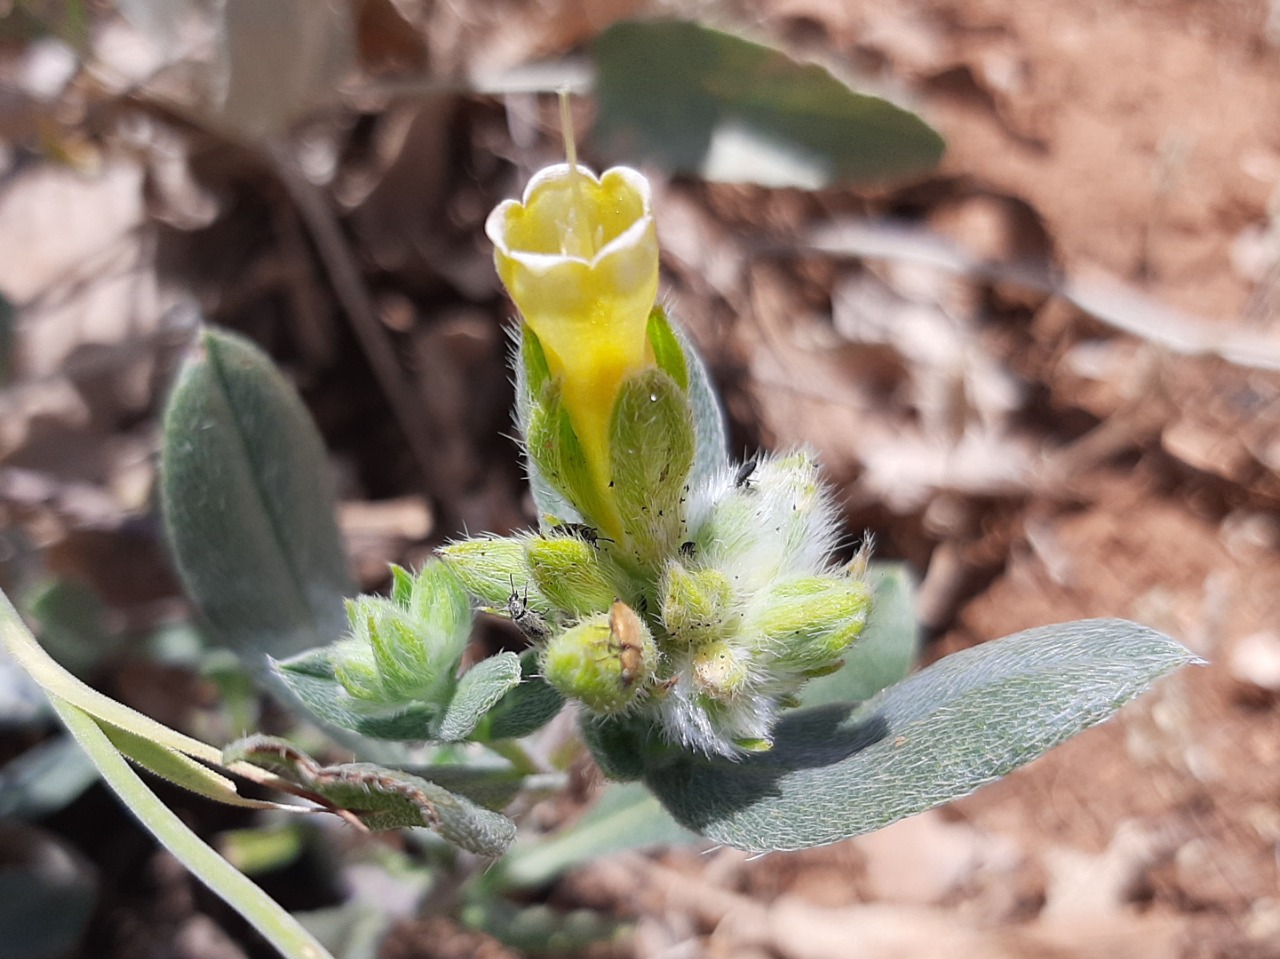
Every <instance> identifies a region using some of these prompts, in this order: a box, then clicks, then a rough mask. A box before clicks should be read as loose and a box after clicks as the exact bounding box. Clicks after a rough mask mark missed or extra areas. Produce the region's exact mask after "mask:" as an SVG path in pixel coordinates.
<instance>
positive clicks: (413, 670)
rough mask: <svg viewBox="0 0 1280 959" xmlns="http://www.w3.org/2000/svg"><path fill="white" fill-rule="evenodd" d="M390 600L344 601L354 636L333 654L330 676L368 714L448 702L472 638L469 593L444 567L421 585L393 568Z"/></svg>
mask: <svg viewBox="0 0 1280 959" xmlns="http://www.w3.org/2000/svg"><path fill="white" fill-rule="evenodd" d="M391 572H392V590H391V595H390V597H387V598H384V597H381V596H360V597H358V598H357V599H353V600H348V601H347V619H348V621H349V622H350V625H351V632H350V634H349V636H348V637H347V638H346V639H344V640H342V641H340V642H339V643H337V644H335V645H334V646H333V647H332V648H331V652H330V654H329V658H330V663H331V665H332V669H333V674H334V676H335V677H336V679H337V680H338V682H339V683H340V684H341V685H342V687H343V688H344V689H345V690H346V691H347V693H349V694H350V695H351V696H352V698H354V699H355V700H358V701H360V702H363V703H366V704H367V705H368V706H369V707H370V708H378V707H388V708H395V707H397V706H400V705H402V704H405V703H410V702H443V701H445V700H447V698H448V694H449V692H450V691H451V689H452V687H453V684H454V678H455V674H456V673H457V668H458V663H459V661H460V660H461V658H462V653H463V650H464V649H465V648H466V644H467V639H468V637H469V636H470V633H471V606H470V602H469V599H468V596H467V590H466V588H465V587H464V586H463V584H462V582H461V581H460V580H459V578H458V577H457V575H455V573H454V572H453V570H452V569H451V568H450V567H449V566H448V565H446V564H445V563H442V562H439V561H433V562H429V563H427V565H426V566H425V567H423V569H422V572H421V573H419V574H418V575H417V576H416V577H415V576H413V575H412V574H410V573H409V572H408V571H406V570H404V569H401V568H400V567H398V566H393V567H392V568H391Z"/></svg>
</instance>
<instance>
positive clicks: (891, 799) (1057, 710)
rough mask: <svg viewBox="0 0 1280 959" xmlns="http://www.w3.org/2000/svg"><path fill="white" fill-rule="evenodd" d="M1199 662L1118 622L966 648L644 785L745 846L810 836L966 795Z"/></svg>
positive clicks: (787, 843) (811, 840)
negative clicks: (742, 753) (755, 742)
mask: <svg viewBox="0 0 1280 959" xmlns="http://www.w3.org/2000/svg"><path fill="white" fill-rule="evenodd" d="M1194 661H1195V657H1194V656H1193V655H1192V654H1191V653H1190V652H1188V651H1187V650H1186V649H1185V648H1183V647H1182V646H1181V645H1179V644H1178V643H1176V642H1174V641H1173V640H1172V639H1169V638H1168V637H1167V636H1164V635H1162V634H1160V633H1158V632H1156V631H1155V630H1151V629H1147V628H1146V627H1143V626H1139V625H1137V624H1135V623H1129V622H1125V621H1123V620H1117V619H1100V620H1084V621H1081V622H1074V623H1061V624H1058V625H1055V626H1044V627H1041V628H1039V629H1030V630H1027V631H1025V632H1022V633H1018V634H1016V635H1014V636H1009V637H1006V638H1005V639H1002V640H996V641H994V642H990V643H984V644H983V645H981V646H977V647H975V648H973V649H967V650H964V651H962V652H959V653H955V654H954V655H951V656H948V657H946V658H945V659H943V660H940V661H939V662H937V663H935V664H933V665H932V666H930V667H929V668H927V669H924V670H922V671H921V672H919V673H916V674H915V675H913V676H909V677H907V678H906V679H904V680H903V681H902V682H900V683H897V684H896V685H894V686H890V687H889V688H888V689H886V690H884V691H882V692H881V693H880V694H879V695H877V696H876V697H874V698H873V699H871V700H869V701H867V702H865V703H863V704H862V705H860V706H853V705H830V706H818V707H814V708H812V709H804V710H799V711H797V712H794V713H791V714H790V715H788V716H786V717H785V718H784V719H783V720H782V721H781V722H780V723H779V724H778V726H777V728H776V730H775V736H774V746H773V748H772V749H771V750H769V751H768V752H763V753H753V754H751V755H749V756H746V757H744V758H742V759H741V760H740V761H739V762H736V763H735V762H730V761H728V760H720V759H716V760H709V759H703V758H699V757H695V756H692V755H688V754H685V755H683V756H681V757H680V758H678V759H675V760H674V761H670V762H668V763H666V764H665V765H659V766H655V767H653V768H651V769H650V770H649V771H648V772H647V774H646V776H645V781H646V782H647V783H648V784H649V786H650V788H651V789H653V791H654V793H656V794H657V796H658V798H659V799H661V800H662V802H663V804H664V805H665V806H666V807H667V809H668V810H669V811H670V812H671V813H672V815H673V816H674V817H675V818H676V820H677V821H678V822H680V823H682V824H683V825H685V826H687V827H688V828H690V829H692V830H694V831H695V832H698V833H700V834H701V835H704V836H707V837H708V838H710V839H713V840H715V841H717V842H723V843H726V844H728V845H731V846H737V847H739V848H741V849H748V850H784V849H801V848H805V847H809V846H819V845H823V844H825V843H830V842H835V841H837V840H839V839H846V838H848V837H850V836H856V835H859V834H861V833H864V832H869V831H871V830H873V829H879V828H880V827H881V826H887V825H888V824H889V823H892V822H896V821H897V820H899V819H902V818H905V817H906V816H910V815H913V814H915V813H918V812H922V811H924V810H925V809H929V808H931V807H933V806H936V805H939V804H940V803H944V802H946V801H948V800H950V799H955V798H957V797H959V796H963V795H966V794H968V793H970V792H972V791H973V790H975V789H977V788H978V787H979V786H982V785H985V784H986V783H989V782H992V781H994V780H996V779H999V778H1000V777H1001V776H1004V775H1006V774H1007V773H1009V772H1011V771H1012V770H1014V769H1016V768H1017V767H1018V766H1021V765H1023V764H1024V763H1026V762H1029V761H1030V760H1032V759H1034V758H1036V757H1037V756H1039V755H1041V754H1042V753H1044V752H1045V751H1046V750H1048V749H1050V748H1052V747H1053V746H1056V745H1057V744H1058V743H1060V742H1062V741H1063V740H1065V739H1068V738H1070V737H1071V736H1073V735H1074V734H1076V733H1077V732H1080V731H1081V730H1083V729H1086V728H1088V727H1089V726H1092V725H1094V724H1096V723H1099V722H1101V721H1102V720H1104V719H1106V718H1108V717H1109V716H1111V715H1113V714H1114V713H1115V711H1116V710H1117V709H1119V708H1120V707H1121V706H1122V705H1124V704H1125V703H1126V702H1128V701H1129V700H1130V699H1132V698H1133V697H1134V696H1136V695H1137V694H1138V693H1140V692H1142V691H1143V690H1144V689H1146V688H1147V687H1148V686H1149V685H1150V684H1151V683H1152V682H1153V681H1154V680H1155V679H1157V678H1158V677H1160V676H1163V675H1165V674H1166V673H1169V672H1171V671H1173V670H1174V669H1176V668H1178V667H1179V666H1182V665H1185V664H1187V663H1191V662H1194Z"/></svg>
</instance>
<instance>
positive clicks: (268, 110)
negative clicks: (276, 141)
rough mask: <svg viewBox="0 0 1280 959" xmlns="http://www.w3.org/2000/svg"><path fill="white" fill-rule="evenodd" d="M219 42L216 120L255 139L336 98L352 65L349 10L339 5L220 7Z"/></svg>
mask: <svg viewBox="0 0 1280 959" xmlns="http://www.w3.org/2000/svg"><path fill="white" fill-rule="evenodd" d="M218 39H219V41H220V43H219V54H220V57H219V59H220V66H221V67H222V69H223V71H224V74H223V76H222V80H223V83H224V84H225V86H224V87H223V95H222V99H221V102H220V103H219V111H218V112H219V116H220V118H221V119H222V121H223V122H224V123H227V124H229V125H231V126H233V127H235V128H236V129H237V130H239V131H241V132H243V133H247V134H249V135H250V136H252V137H255V138H256V137H265V136H271V135H275V134H280V133H283V132H285V131H286V130H287V129H288V128H289V127H290V126H291V125H292V124H293V123H295V122H296V121H297V120H300V119H301V118H302V117H303V116H305V115H306V114H307V113H308V112H310V111H311V110H312V109H314V108H315V107H316V106H317V105H319V104H321V103H323V102H325V101H326V100H331V99H333V97H334V95H335V91H336V89H337V86H338V83H339V82H340V81H341V80H342V79H343V78H344V77H345V76H346V75H347V73H348V72H349V71H350V70H351V69H352V68H353V67H354V65H355V59H356V44H355V29H354V24H353V23H352V18H351V5H350V4H349V3H342V2H337V0H223V4H222V22H221V33H220V36H219V38H218ZM282 51H288V55H287V56H281V52H282Z"/></svg>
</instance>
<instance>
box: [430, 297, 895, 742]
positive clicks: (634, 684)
mask: <svg viewBox="0 0 1280 959" xmlns="http://www.w3.org/2000/svg"><path fill="white" fill-rule="evenodd" d="M648 346H649V349H650V350H651V353H652V355H653V357H654V365H653V366H651V367H649V368H647V369H644V370H641V371H639V372H634V373H632V374H630V375H628V376H627V377H626V378H625V379H624V380H623V381H622V382H621V384H620V386H619V388H618V391H617V397H616V399H615V401H614V406H613V410H612V415H611V419H610V426H609V448H608V456H609V469H610V472H609V476H608V482H607V484H604V483H601V482H599V477H598V476H597V475H593V473H592V470H591V468H590V466H589V464H588V462H587V458H586V457H585V456H584V455H583V451H582V444H581V443H579V442H578V439H577V437H576V436H575V435H574V432H573V426H572V423H571V422H570V418H569V416H568V414H567V413H566V412H565V410H564V409H563V406H562V403H561V399H560V392H559V386H558V383H557V380H556V379H555V378H554V377H553V376H552V375H551V374H550V372H549V368H548V364H547V362H546V358H545V356H544V355H543V353H542V349H541V347H540V345H539V344H538V342H537V339H536V337H535V336H534V335H533V333H532V332H531V331H529V330H528V329H527V328H525V329H523V330H522V331H521V340H520V344H519V347H518V349H517V352H516V358H515V361H516V367H517V376H516V378H517V389H518V404H517V420H518V424H519V426H520V428H521V431H522V434H523V436H524V439H525V451H526V455H527V458H528V465H529V472H530V482H531V485H532V487H533V490H534V497H535V502H537V503H538V505H539V508H540V510H541V512H542V515H541V516H540V520H541V523H540V525H541V529H540V531H539V532H538V533H536V534H532V533H522V534H519V535H516V536H512V537H506V538H504V537H492V536H487V537H481V538H476V539H469V540H463V541H460V542H456V543H453V544H450V545H449V546H446V547H444V548H443V549H442V550H441V554H442V555H443V557H444V559H445V561H446V563H447V564H448V565H449V566H450V567H451V568H452V569H453V570H454V572H455V573H456V575H457V578H458V580H459V581H461V582H462V583H463V584H464V585H465V587H466V588H467V590H468V591H469V592H470V593H471V595H472V596H473V597H474V598H475V600H476V602H477V605H479V606H480V607H481V608H483V609H486V610H488V611H490V612H495V613H498V614H499V615H505V616H508V617H510V618H511V619H512V620H513V621H515V622H516V624H517V625H518V626H520V627H521V628H522V630H523V631H524V632H525V633H526V635H528V636H529V637H530V639H531V640H533V641H534V642H535V644H536V645H537V647H538V649H539V651H540V653H539V655H540V663H541V671H542V675H543V676H544V678H545V679H546V680H547V681H548V682H549V683H550V684H551V685H553V686H554V687H555V688H556V689H558V690H559V691H560V692H561V693H563V694H564V695H565V696H566V697H569V698H572V699H575V700H577V701H578V702H579V703H580V704H581V706H582V708H583V709H585V710H586V711H587V712H588V713H589V714H592V715H595V716H598V717H616V716H620V715H626V716H628V717H631V720H630V721H647V722H651V723H652V724H653V725H654V726H656V727H657V729H658V730H659V731H660V732H661V734H662V737H663V738H665V739H666V740H667V741H668V742H670V743H672V744H675V745H678V746H680V747H683V748H686V749H691V750H697V751H700V752H703V753H707V754H716V755H724V756H730V757H732V756H737V755H741V754H742V753H743V752H744V751H751V750H759V749H768V748H769V746H770V737H771V734H772V730H773V726H774V724H775V723H776V722H777V719H778V716H779V713H780V711H781V710H782V709H784V708H786V707H787V706H788V705H790V704H792V703H794V702H795V698H796V694H797V692H798V690H799V689H800V687H801V686H802V685H803V684H804V683H805V682H806V681H807V680H808V679H810V678H812V677H815V676H819V675H823V674H824V673H827V672H830V671H832V670H834V669H837V668H839V666H840V664H841V657H842V656H843V655H844V653H845V651H846V650H847V649H848V647H849V644H850V643H852V642H853V641H854V640H855V639H856V638H857V636H858V635H859V633H860V632H861V630H862V628H863V626H864V624H865V622H866V619H867V614H868V611H869V607H870V590H869V589H868V587H867V585H866V583H865V582H863V581H862V580H861V579H860V578H859V577H858V576H856V575H851V574H850V571H849V570H848V569H845V570H841V569H839V568H838V567H837V566H836V565H835V563H834V560H833V552H834V548H835V544H836V541H837V539H838V537H839V532H840V523H839V517H838V515H837V512H836V510H835V508H834V505H833V503H832V501H831V498H830V495H829V493H828V492H827V490H826V487H825V486H824V485H823V483H822V480H821V477H820V475H819V472H818V468H817V464H816V463H815V462H814V460H813V457H812V456H811V455H810V454H808V453H807V452H804V451H800V452H793V453H789V454H785V455H781V456H774V457H766V458H763V459H761V460H759V461H758V462H756V463H754V464H748V465H743V466H737V467H735V466H732V465H731V464H729V463H728V462H727V460H726V458H725V457H724V454H723V450H719V449H716V450H708V449H704V448H702V446H705V444H707V443H709V442H712V440H710V439H708V438H707V437H706V436H705V435H704V432H703V431H700V430H699V429H697V428H696V427H695V423H696V417H695V415H694V406H693V400H692V399H691V394H692V392H693V390H692V389H691V371H700V369H701V367H700V366H699V365H698V361H697V358H696V356H694V355H693V354H692V353H690V352H689V351H688V347H687V346H686V344H685V343H684V342H683V340H682V339H681V338H680V337H679V336H678V335H677V334H676V333H675V332H674V331H673V329H672V328H671V326H670V324H669V322H668V321H667V318H666V316H665V314H664V313H663V312H662V311H661V309H655V310H654V312H653V315H652V316H651V318H650V322H649V329H648ZM702 388H704V389H705V383H703V384H702ZM708 462H710V463H711V464H712V465H711V468H706V467H705V464H706V463H708ZM695 464H699V465H698V467H697V468H695ZM717 464H718V465H717Z"/></svg>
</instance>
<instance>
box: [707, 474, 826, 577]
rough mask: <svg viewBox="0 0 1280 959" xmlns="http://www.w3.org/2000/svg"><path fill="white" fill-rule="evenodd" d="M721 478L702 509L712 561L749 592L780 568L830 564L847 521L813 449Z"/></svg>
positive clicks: (803, 569) (786, 571) (791, 570)
mask: <svg viewBox="0 0 1280 959" xmlns="http://www.w3.org/2000/svg"><path fill="white" fill-rule="evenodd" d="M722 482H723V483H724V486H725V488H724V489H723V490H722V491H721V492H720V493H719V495H718V496H715V497H714V501H713V502H712V503H710V504H709V505H704V506H703V507H702V509H701V510H699V515H698V516H697V517H696V520H697V526H696V528H695V530H694V532H695V534H696V538H697V540H698V541H699V542H702V543H705V544H707V547H706V562H707V564H708V565H713V566H716V567H718V568H719V569H722V570H724V571H725V572H726V573H727V574H729V576H730V578H731V579H732V580H733V581H734V584H735V586H737V587H738V588H739V589H740V590H742V591H743V593H744V594H750V593H754V592H756V591H758V590H761V589H766V588H768V587H769V585H770V584H771V583H773V582H774V581H775V580H776V579H777V578H778V577H779V576H788V575H795V574H798V573H816V572H818V571H820V570H822V569H823V568H825V567H826V565H827V562H828V560H829V557H830V554H831V551H832V548H833V546H834V544H835V542H836V540H837V538H838V536H839V533H840V529H841V525H840V521H839V516H838V514H837V512H836V510H835V508H834V506H833V504H832V501H831V497H830V494H829V493H828V492H827V490H826V487H825V486H824V485H823V484H822V482H821V478H820V476H819V474H818V468H817V464H816V463H815V462H814V461H813V458H812V456H810V455H809V454H808V453H807V452H803V451H802V452H798V453H792V454H789V455H787V456H782V457H767V458H765V459H762V460H760V461H759V463H758V465H757V466H756V467H755V469H754V470H752V471H751V472H749V473H746V472H745V471H744V470H739V473H738V476H736V477H725V478H723V479H722ZM712 492H713V495H714V490H713V491H712Z"/></svg>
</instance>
